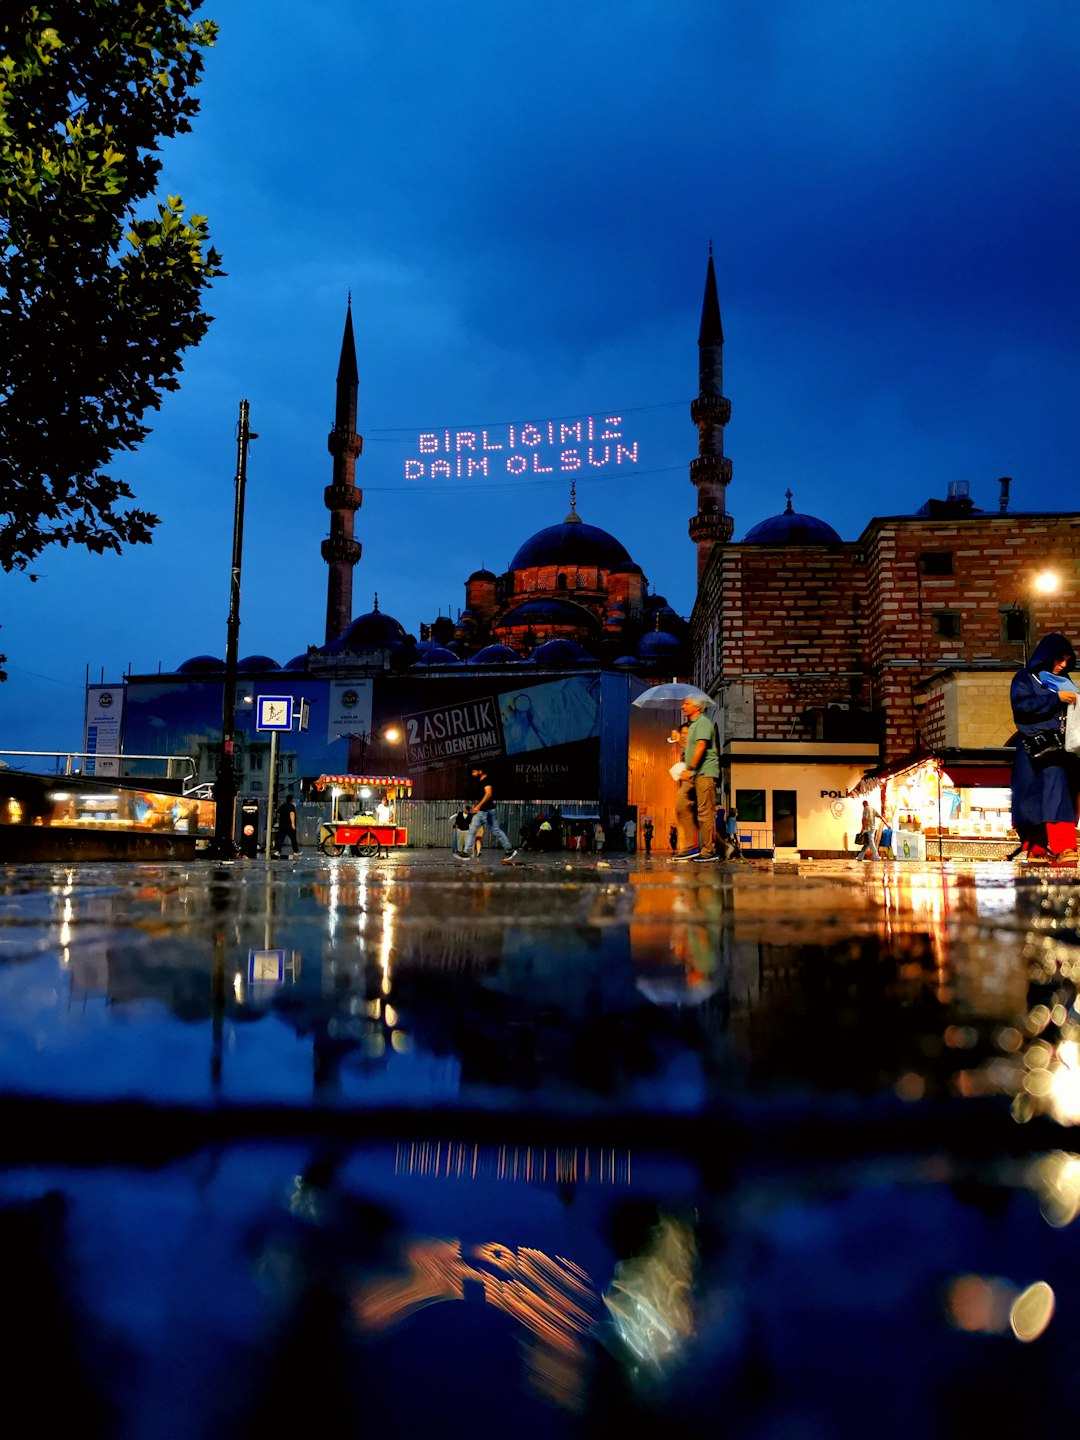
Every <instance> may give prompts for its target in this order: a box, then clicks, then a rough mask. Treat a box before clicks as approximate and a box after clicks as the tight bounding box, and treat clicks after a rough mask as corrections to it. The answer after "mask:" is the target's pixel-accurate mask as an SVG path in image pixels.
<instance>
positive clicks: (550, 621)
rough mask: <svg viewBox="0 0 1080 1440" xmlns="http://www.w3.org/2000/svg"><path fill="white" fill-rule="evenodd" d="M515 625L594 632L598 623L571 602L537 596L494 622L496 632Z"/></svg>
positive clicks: (589, 612)
mask: <svg viewBox="0 0 1080 1440" xmlns="http://www.w3.org/2000/svg"><path fill="white" fill-rule="evenodd" d="M516 625H572V626H575V627H576V628H577V629H581V630H590V631H594V630H596V629H598V628H599V622H598V621H597V619H596V616H595V615H594V614H593V613H592V611H591V610H586V609H585V607H584V605H578V604H577V603H576V602H575V601H573V600H561V599H559V597H558V596H556V595H543V596H538V597H537V598H536V599H535V600H523V601H522V602H521V604H520V605H515V606H514V607H513V609H512V610H508V611H507V612H506V614H505V615H504V616H503V617H502V618H501V619H500V620H498V621H497V622H496V624H495V629H496V630H508V629H510V628H511V627H512V626H516Z"/></svg>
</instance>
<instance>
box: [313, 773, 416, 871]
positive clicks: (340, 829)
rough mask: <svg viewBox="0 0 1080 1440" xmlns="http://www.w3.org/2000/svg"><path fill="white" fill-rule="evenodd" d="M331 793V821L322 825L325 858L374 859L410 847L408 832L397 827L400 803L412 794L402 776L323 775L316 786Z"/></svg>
mask: <svg viewBox="0 0 1080 1440" xmlns="http://www.w3.org/2000/svg"><path fill="white" fill-rule="evenodd" d="M314 788H315V789H316V790H317V791H319V793H320V794H321V793H322V792H324V791H327V790H328V791H329V792H330V819H329V820H324V821H323V823H322V824H321V825H320V826H319V839H318V846H319V849H320V850H321V851H322V853H323V854H324V855H331V856H335V855H344V853H345V851H346V850H351V851H352V853H353V854H354V855H365V856H368V857H369V858H370V857H375V856H378V855H382V854H384V853H385V852H386V851H387V850H392V849H394V848H397V847H400V846H402V845H407V844H408V843H409V836H408V831H407V830H406V828H405V826H404V825H398V824H397V802H398V801H399V800H401V799H407V798H408V797H409V795H411V794H412V788H413V782H412V781H411V780H409V779H408V778H406V777H405V776H402V775H320V776H319V778H318V779H317V780H316V781H315V787H314Z"/></svg>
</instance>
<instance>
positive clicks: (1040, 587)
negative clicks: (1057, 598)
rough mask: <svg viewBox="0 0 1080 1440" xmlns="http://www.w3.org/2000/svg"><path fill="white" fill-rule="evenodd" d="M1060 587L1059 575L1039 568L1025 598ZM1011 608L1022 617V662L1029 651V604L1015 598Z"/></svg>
mask: <svg viewBox="0 0 1080 1440" xmlns="http://www.w3.org/2000/svg"><path fill="white" fill-rule="evenodd" d="M1060 587H1061V577H1060V576H1059V575H1057V574H1056V573H1055V572H1054V571H1053V570H1040V571H1039V573H1038V575H1036V576H1035V577H1034V579H1033V580H1032V582H1031V588H1030V590H1029V592H1028V595H1027V597H1026V598H1027V599H1028V601H1029V602H1030V600H1031V599H1032V598H1033V597H1034V596H1037V595H1044V596H1045V595H1056V594H1057V592H1058V590H1059V589H1060ZM1013 610H1014V612H1015V613H1016V614H1018V615H1020V616H1021V617H1022V619H1023V627H1024V634H1023V642H1024V664H1025V665H1026V664H1027V662H1028V655H1029V653H1030V651H1031V605H1030V603H1028V604H1021V602H1020V600H1019V599H1017V600H1016V601H1015V603H1014V604H1013Z"/></svg>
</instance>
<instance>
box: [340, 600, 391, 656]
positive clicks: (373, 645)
mask: <svg viewBox="0 0 1080 1440" xmlns="http://www.w3.org/2000/svg"><path fill="white" fill-rule="evenodd" d="M408 638H409V637H408V635H407V634H406V633H405V627H404V625H402V624H401V622H400V621H398V620H395V619H394V617H393V616H392V615H387V614H386V613H385V612H384V611H382V610H380V609H379V602H378V600H376V602H375V609H374V610H369V611H368V612H367V614H366V615H358V616H357V617H356V619H355V620H354V621H353V622H352V624H351V625H350V626H349V628H348V629H347V630H345V631H344V632H343V633H342V634H341V635H339V636H338V637H337V639H336V640H331V641H330V643H329V644H328V645H324V646H323V647H322V653H323V654H324V655H336V654H341V653H346V654H350V653H357V652H360V651H364V650H390V651H396V650H400V649H401V647H402V646H403V645H405V644H406V643H407V642H408Z"/></svg>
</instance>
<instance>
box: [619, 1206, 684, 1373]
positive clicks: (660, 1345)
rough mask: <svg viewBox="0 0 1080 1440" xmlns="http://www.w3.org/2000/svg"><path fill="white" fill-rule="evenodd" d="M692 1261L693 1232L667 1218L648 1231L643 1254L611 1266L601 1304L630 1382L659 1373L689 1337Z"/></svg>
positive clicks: (680, 1223) (669, 1217) (677, 1221)
mask: <svg viewBox="0 0 1080 1440" xmlns="http://www.w3.org/2000/svg"><path fill="white" fill-rule="evenodd" d="M696 1261H697V1244H696V1241H695V1239H694V1232H693V1231H692V1230H691V1229H690V1227H689V1226H688V1225H685V1224H683V1223H682V1221H680V1220H676V1219H674V1218H673V1217H671V1216H666V1217H664V1218H663V1219H662V1220H661V1221H660V1223H659V1224H658V1225H656V1226H655V1227H654V1229H653V1230H652V1232H651V1234H650V1236H649V1240H648V1243H647V1245H646V1248H645V1250H644V1251H643V1252H642V1253H641V1254H640V1255H635V1256H634V1257H633V1258H632V1259H630V1260H621V1261H620V1262H619V1264H618V1265H617V1266H616V1267H615V1275H614V1278H613V1279H612V1282H611V1284H610V1286H609V1287H608V1290H607V1292H606V1294H605V1295H604V1304H605V1305H606V1306H607V1310H608V1314H609V1315H610V1316H611V1321H612V1324H613V1325H614V1327H615V1332H616V1334H617V1335H618V1337H619V1339H620V1340H621V1341H622V1343H623V1345H624V1346H625V1347H626V1349H627V1350H628V1351H629V1352H630V1355H631V1356H632V1357H633V1360H632V1361H631V1364H630V1373H631V1375H632V1376H633V1378H635V1379H640V1378H642V1376H643V1374H644V1375H648V1376H650V1377H652V1376H655V1375H657V1374H659V1372H660V1371H662V1370H663V1369H665V1368H666V1367H667V1366H668V1365H669V1364H670V1363H671V1361H672V1360H673V1359H674V1358H675V1356H676V1355H677V1354H678V1352H679V1351H680V1350H681V1349H682V1347H683V1345H684V1343H685V1342H686V1340H687V1339H689V1337H690V1335H691V1334H693V1330H694V1312H693V1308H692V1306H691V1286H692V1284H693V1278H694V1266H695V1264H696ZM643 1367H647V1368H643Z"/></svg>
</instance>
